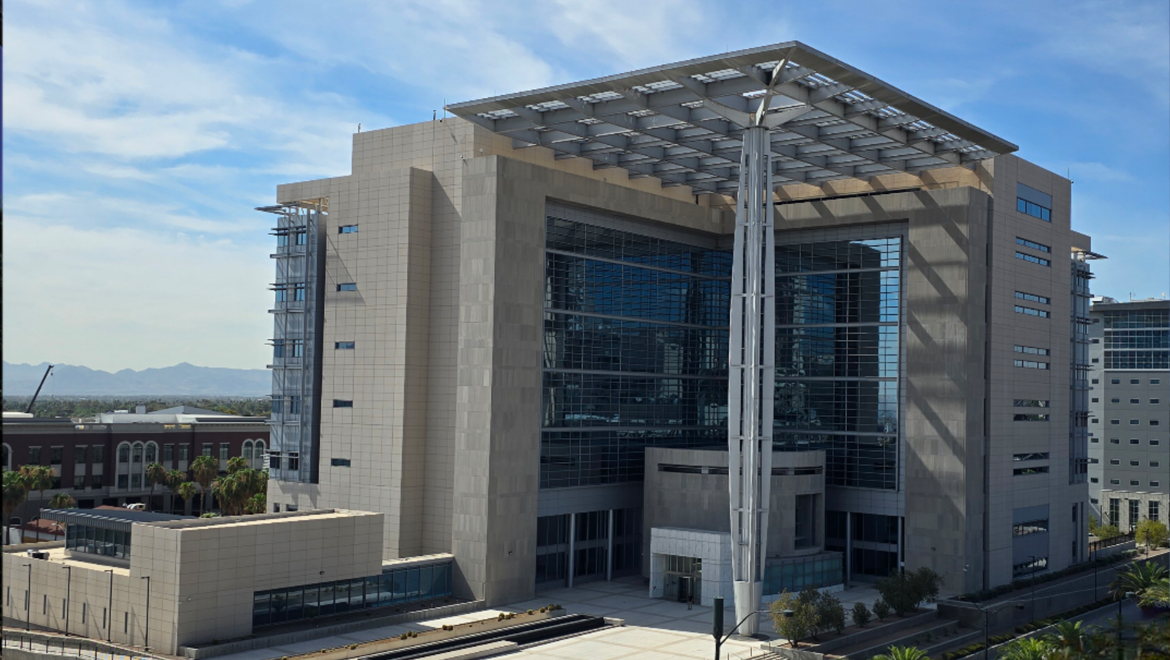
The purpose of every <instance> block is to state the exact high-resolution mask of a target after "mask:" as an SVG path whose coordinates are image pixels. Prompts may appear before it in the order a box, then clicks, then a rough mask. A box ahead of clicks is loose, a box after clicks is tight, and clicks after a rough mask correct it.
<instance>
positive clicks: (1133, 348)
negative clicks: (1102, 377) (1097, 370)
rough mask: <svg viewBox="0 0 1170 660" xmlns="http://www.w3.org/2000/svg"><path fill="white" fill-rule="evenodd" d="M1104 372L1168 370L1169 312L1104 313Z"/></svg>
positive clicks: (1155, 310)
mask: <svg viewBox="0 0 1170 660" xmlns="http://www.w3.org/2000/svg"><path fill="white" fill-rule="evenodd" d="M1104 322H1105V339H1104V341H1105V368H1106V369H1124V370H1134V369H1161V370H1165V369H1170V310H1166V309H1143V310H1117V311H1113V310H1110V311H1107V312H1105V313H1104Z"/></svg>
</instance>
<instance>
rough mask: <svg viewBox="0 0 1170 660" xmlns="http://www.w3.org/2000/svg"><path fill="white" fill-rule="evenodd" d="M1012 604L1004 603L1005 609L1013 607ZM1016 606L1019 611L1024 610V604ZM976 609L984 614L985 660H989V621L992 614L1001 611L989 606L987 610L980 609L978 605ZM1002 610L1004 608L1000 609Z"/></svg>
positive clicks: (1016, 604)
mask: <svg viewBox="0 0 1170 660" xmlns="http://www.w3.org/2000/svg"><path fill="white" fill-rule="evenodd" d="M1011 604H1012V603H1003V605H1004V606H1005V607H1006V606H1007V605H1011ZM1015 606H1016V609H1017V610H1022V609H1024V604H1023V603H1015ZM975 607H977V608H979V611H980V612H983V660H987V652H988V650H989V649H990V648H991V638H990V636H989V633H988V627H989V624H990V621H989V619H990V617H991V613H992V612H998V611H999V609H992V608H991V607H990V606H988V607H987V608H983V607H979V604H978V603H976V604H975ZM1000 609H1002V608H1000Z"/></svg>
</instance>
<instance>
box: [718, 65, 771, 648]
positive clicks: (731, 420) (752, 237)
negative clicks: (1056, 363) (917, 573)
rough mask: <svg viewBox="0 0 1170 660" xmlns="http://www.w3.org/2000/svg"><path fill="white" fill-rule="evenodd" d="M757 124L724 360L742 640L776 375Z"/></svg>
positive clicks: (763, 516) (760, 540)
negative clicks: (727, 347)
mask: <svg viewBox="0 0 1170 660" xmlns="http://www.w3.org/2000/svg"><path fill="white" fill-rule="evenodd" d="M777 68H780V67H777ZM765 108H766V106H763V107H762V108H761V112H762V111H763V109H765ZM753 119H754V117H753ZM752 123H753V125H751V126H748V127H747V128H746V129H745V130H744V134H743V153H742V155H741V157H740V170H739V172H740V173H739V195H738V196H737V199H736V213H735V259H734V262H733V266H732V273H731V287H732V288H731V323H730V325H731V336H730V341H729V355H728V361H727V362H728V364H727V366H728V388H727V406H728V467H729V469H728V487H729V489H730V494H731V545H732V549H731V566H732V573H733V579H734V593H735V614H736V618H737V619H744V618H745V617H749V616H750V619H749V620H748V621H745V622H744V625H743V627H742V634H743V635H754V634H756V632H757V630H758V627H759V621H758V619H759V616H758V615H757V616H751V615H752V613H753V612H756V611H758V610H759V605H760V597H761V596H762V595H763V586H764V583H763V579H764V560H765V557H766V556H767V554H766V550H767V547H766V546H767V539H768V501H769V490H770V488H769V487H770V485H771V475H772V414H773V410H772V402H773V398H774V388H775V371H776V299H775V286H776V264H775V244H776V243H775V236H774V233H773V219H772V166H771V165H772V164H771V139H770V138H769V133H770V130H769V129H768V127H766V126H762V125H759V124H760V123H762V122H752Z"/></svg>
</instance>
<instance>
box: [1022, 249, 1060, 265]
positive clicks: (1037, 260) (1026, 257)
mask: <svg viewBox="0 0 1170 660" xmlns="http://www.w3.org/2000/svg"><path fill="white" fill-rule="evenodd" d="M1016 259H1019V260H1021V261H1027V262H1028V263H1033V264H1036V265H1038V266H1051V265H1052V262H1051V261H1049V260H1047V259H1041V258H1040V257H1034V256H1032V255H1030V254H1024V253H1023V252H1017V253H1016Z"/></svg>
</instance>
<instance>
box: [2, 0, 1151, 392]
mask: <svg viewBox="0 0 1170 660" xmlns="http://www.w3.org/2000/svg"><path fill="white" fill-rule="evenodd" d="M5 4H6V7H5V9H6V12H5V14H6V15H5V34H4V36H5V44H4V46H5V48H4V54H3V56H4V83H3V85H4V86H3V103H4V115H3V117H4V126H3V131H4V133H3V139H4V144H3V149H4V153H3V165H4V195H5V199H4V202H5V207H6V208H5V211H6V213H5V218H4V220H5V222H4V229H3V238H4V296H3V311H4V359H5V360H7V361H9V362H34V363H35V362H41V361H45V360H48V361H54V362H65V363H71V364H84V365H87V366H90V367H94V368H100V369H107V370H116V369H121V368H126V367H129V368H134V369H142V368H146V367H162V366H168V365H172V364H175V363H178V362H183V361H187V362H191V363H193V364H199V365H207V366H221V367H242V368H262V367H263V366H264V365H265V364H266V362H267V360H268V357H269V355H270V349H269V348H268V347H266V346H265V343H264V342H265V340H266V338H267V337H269V336H270V335H271V319H270V318H269V316H268V314H267V313H266V310H267V308H268V307H269V305H270V301H271V296H272V294H271V292H269V291H268V290H267V284H268V283H269V282H270V281H271V280H272V277H273V275H272V263H271V261H270V260H269V259H268V254H269V252H270V250H271V248H272V245H273V242H272V238H271V237H270V236H269V235H268V233H267V230H268V226H269V224H270V219H269V218H268V217H265V214H261V213H257V212H255V211H253V210H252V209H253V208H254V207H256V206H260V205H264V204H271V203H272V202H273V201H274V197H275V188H276V184H278V183H282V182H288V181H300V180H306V179H313V178H319V177H326V176H337V175H343V174H347V173H348V172H349V148H350V144H351V142H350V135H351V133H353V132H354V130H355V129H356V127H357V124H358V123H359V122H360V123H361V124H362V126H363V127H364V128H367V129H372V128H383V127H387V126H394V125H399V124H406V123H413V122H418V121H425V120H429V119H430V117H431V113H432V111H433V110H435V109H437V108H441V107H442V104H443V101H444V100H447V101H450V102H455V101H462V100H469V99H473V98H479V97H481V96H486V95H491V94H496V93H504V92H510V91H519V90H523V89H528V88H532V87H536V86H542V85H549V84H556V83H562V82H571V81H574V80H579V79H582V78H588V77H593V76H600V75H606V74H611V73H617V72H621V71H625V70H629V69H634V68H639V67H645V66H652V65H655V64H662V63H666V62H672V61H677V60H681V59H686V58H691V57H699V56H703V55H709V54H712V53H718V52H723V51H727V50H735V49H739V48H747V47H752V46H759V45H765V44H770V43H776V42H781V41H786V40H789V39H797V40H800V41H803V42H805V43H807V44H809V45H810V46H812V47H814V48H817V49H820V50H822V51H825V52H827V53H829V54H830V55H832V56H834V57H837V58H838V59H841V60H843V61H845V62H848V63H850V64H852V65H853V66H856V67H858V68H860V69H862V70H864V71H867V72H869V73H871V74H873V75H875V76H877V77H879V78H882V79H884V80H886V81H887V82H889V83H891V84H893V85H895V86H897V87H900V88H902V89H904V90H906V91H908V92H910V93H912V94H915V95H916V96H919V97H921V98H923V99H925V100H927V101H929V102H931V103H934V104H935V105H938V106H940V107H942V108H943V109H945V110H948V111H950V112H952V113H954V114H956V115H958V116H960V117H962V118H963V119H966V120H968V121H970V122H972V123H974V124H976V125H978V126H980V127H982V128H985V129H987V130H990V131H992V132H993V133H996V134H997V135H1000V136H1002V137H1004V138H1006V139H1008V140H1010V141H1012V142H1015V143H1017V144H1019V145H1020V151H1019V155H1020V156H1021V157H1023V158H1026V159H1028V160H1031V161H1033V162H1035V163H1038V164H1040V165H1042V166H1044V167H1047V168H1049V169H1052V170H1054V171H1056V172H1060V173H1064V172H1066V171H1067V172H1069V173H1071V176H1072V179H1073V180H1074V182H1075V184H1074V186H1073V192H1074V210H1073V226H1074V228H1076V229H1078V230H1080V231H1084V232H1088V233H1090V234H1092V235H1093V237H1094V248H1095V249H1096V250H1097V251H1098V252H1101V253H1104V254H1106V255H1108V256H1109V257H1110V258H1109V260H1107V261H1102V262H1097V263H1096V264H1095V266H1094V270H1095V272H1096V273H1097V280H1096V281H1095V283H1094V290H1095V292H1097V293H1103V294H1106V295H1112V296H1114V297H1119V298H1125V297H1127V296H1128V295H1129V294H1130V293H1131V292H1132V293H1133V295H1134V296H1137V297H1144V296H1157V295H1161V294H1162V292H1164V291H1168V290H1170V267H1168V262H1170V258H1168V255H1170V230H1168V227H1170V208H1168V202H1167V198H1168V193H1170V190H1168V181H1170V155H1168V154H1170V83H1168V80H1170V27H1168V26H1170V3H1167V2H1165V1H1164V0H1151V1H1149V2H1077V1H1071V2H1068V1H1065V2H1030V1H1027V0H1016V1H1012V2H998V1H992V0H981V1H980V2H938V1H937V0H933V1H930V2H899V1H897V0H887V1H886V2H882V3H873V2H852V1H843V0H838V1H837V2H832V3H790V2H776V1H772V2H758V3H752V2H746V3H735V4H733V3H716V2H700V1H697V0H696V1H689V0H679V1H676V2H666V1H655V0H651V1H650V2H641V3H630V2H619V1H617V0H573V1H568V0H541V1H532V0H511V1H509V2H479V1H474V0H397V1H396V2H374V1H370V2H360V1H356V0H354V1H339V0H332V1H331V2H328V3H321V2H299V1H295V0H282V1H281V2H248V1H247V0H222V1H220V2H215V1H212V0H201V1H198V2H181V1H180V2H162V1H160V2H145V1H142V2H134V3H128V2H118V1H117V0H111V1H109V2H103V3H100V4H98V3H83V2H71V1H68V0H39V1H22V0H10V1H9V2H7V3H5Z"/></svg>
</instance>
